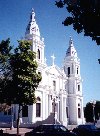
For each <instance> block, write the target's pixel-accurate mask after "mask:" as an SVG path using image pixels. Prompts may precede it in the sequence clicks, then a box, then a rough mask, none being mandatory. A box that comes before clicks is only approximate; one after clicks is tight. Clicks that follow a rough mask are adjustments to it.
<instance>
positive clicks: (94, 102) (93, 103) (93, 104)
mask: <svg viewBox="0 0 100 136" xmlns="http://www.w3.org/2000/svg"><path fill="white" fill-rule="evenodd" d="M90 103H91V104H92V106H93V123H94V125H95V105H96V101H92V102H90Z"/></svg>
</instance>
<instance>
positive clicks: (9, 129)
mask: <svg viewBox="0 0 100 136" xmlns="http://www.w3.org/2000/svg"><path fill="white" fill-rule="evenodd" d="M0 130H3V133H9V134H16V133H17V128H13V129H11V128H0ZM31 130H32V129H30V128H19V134H20V135H21V136H24V134H25V133H26V132H30V131H31Z"/></svg>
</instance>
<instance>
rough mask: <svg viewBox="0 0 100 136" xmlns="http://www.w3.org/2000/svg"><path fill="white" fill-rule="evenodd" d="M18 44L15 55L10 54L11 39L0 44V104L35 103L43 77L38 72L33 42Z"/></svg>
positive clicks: (24, 41)
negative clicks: (32, 47) (36, 91)
mask: <svg viewBox="0 0 100 136" xmlns="http://www.w3.org/2000/svg"><path fill="white" fill-rule="evenodd" d="M18 43H19V45H18V47H17V48H15V49H14V52H13V53H11V52H10V51H11V49H12V48H11V46H10V40H9V39H7V40H6V41H2V42H1V44H0V52H1V54H0V55H1V60H0V69H2V71H1V73H0V75H2V76H1V80H0V96H1V98H2V99H0V102H1V103H3V102H4V103H7V104H11V103H15V104H20V105H25V104H28V105H29V104H33V103H34V102H35V89H36V88H37V87H38V85H39V82H40V81H41V76H40V74H38V72H37V67H38V65H37V62H36V54H35V52H32V51H31V49H30V48H31V42H30V41H27V40H23V41H18ZM6 75H7V76H6ZM8 75H9V76H8ZM1 100H2V101H1Z"/></svg>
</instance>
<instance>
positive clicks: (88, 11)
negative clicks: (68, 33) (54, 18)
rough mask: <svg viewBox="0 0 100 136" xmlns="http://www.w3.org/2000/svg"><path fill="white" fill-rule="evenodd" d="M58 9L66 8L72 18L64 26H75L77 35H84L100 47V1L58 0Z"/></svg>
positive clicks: (68, 18)
mask: <svg viewBox="0 0 100 136" xmlns="http://www.w3.org/2000/svg"><path fill="white" fill-rule="evenodd" d="M56 5H57V7H58V8H63V7H64V6H65V7H66V9H67V11H68V12H69V13H70V15H71V16H67V18H66V19H65V20H64V22H63V24H64V25H65V26H69V25H73V29H74V30H75V31H77V33H81V32H83V33H84V36H90V37H91V38H92V40H95V41H96V42H97V45H100V25H99V24H100V0H57V1H56Z"/></svg>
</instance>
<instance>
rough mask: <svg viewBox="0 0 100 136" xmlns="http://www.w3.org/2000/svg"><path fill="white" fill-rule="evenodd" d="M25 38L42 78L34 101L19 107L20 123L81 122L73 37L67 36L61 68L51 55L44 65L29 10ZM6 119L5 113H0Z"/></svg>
mask: <svg viewBox="0 0 100 136" xmlns="http://www.w3.org/2000/svg"><path fill="white" fill-rule="evenodd" d="M25 39H28V40H31V41H32V51H34V52H36V60H37V62H38V71H39V72H40V74H41V75H42V81H41V82H40V84H39V86H38V88H37V89H36V91H35V95H36V99H37V102H36V103H35V104H33V105H30V106H25V107H22V111H21V115H20V124H32V125H34V124H37V125H39V124H42V123H45V124H47V123H50V124H51V123H60V124H63V125H65V126H68V125H79V124H83V123H84V113H83V93H82V78H81V75H80V60H79V58H78V56H77V52H76V50H75V47H74V44H73V40H72V38H71V37H70V39H69V45H68V49H67V51H66V54H65V58H64V60H63V68H61V69H60V68H59V67H58V66H57V65H56V64H55V62H54V60H55V56H54V55H52V56H51V57H52V65H51V66H47V63H46V58H45V55H44V49H45V45H44V39H43V38H41V36H40V30H39V27H38V24H37V22H36V20H35V12H34V10H32V12H31V15H30V21H29V24H28V26H27V28H26V33H25ZM13 108H14V110H13V116H14V121H16V119H17V113H18V112H17V110H18V106H17V105H14V106H13ZM1 117H3V118H4V117H5V119H6V120H7V119H8V120H9V117H12V116H10V115H8V113H2V114H0V119H1Z"/></svg>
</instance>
